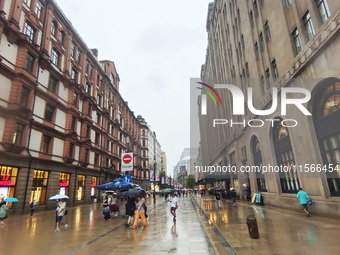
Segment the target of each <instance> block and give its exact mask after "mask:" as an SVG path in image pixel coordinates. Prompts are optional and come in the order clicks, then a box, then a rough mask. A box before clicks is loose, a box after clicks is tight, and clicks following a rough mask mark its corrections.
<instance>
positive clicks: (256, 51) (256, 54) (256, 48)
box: [254, 42, 260, 59]
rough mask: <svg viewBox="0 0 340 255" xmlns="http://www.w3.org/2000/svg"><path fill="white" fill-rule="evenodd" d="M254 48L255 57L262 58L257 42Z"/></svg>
mask: <svg viewBox="0 0 340 255" xmlns="http://www.w3.org/2000/svg"><path fill="white" fill-rule="evenodd" d="M254 49H255V57H256V59H260V53H259V46H258V45H257V42H256V43H255V45H254Z"/></svg>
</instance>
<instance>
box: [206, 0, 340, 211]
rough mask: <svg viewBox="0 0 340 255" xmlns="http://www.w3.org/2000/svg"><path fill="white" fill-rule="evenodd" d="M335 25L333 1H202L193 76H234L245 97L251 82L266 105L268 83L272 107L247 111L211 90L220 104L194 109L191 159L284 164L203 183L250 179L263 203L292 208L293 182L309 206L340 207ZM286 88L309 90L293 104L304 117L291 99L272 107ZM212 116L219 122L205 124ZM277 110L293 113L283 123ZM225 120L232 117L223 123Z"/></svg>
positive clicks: (339, 19) (338, 24)
mask: <svg viewBox="0 0 340 255" xmlns="http://www.w3.org/2000/svg"><path fill="white" fill-rule="evenodd" d="M339 28H340V2H339V1H331V0H301V1H292V0H282V1H281V0H275V1H266V0H247V1H237V0H231V1H224V0H215V1H214V2H213V3H211V4H209V11H208V17H207V32H208V41H209V42H208V49H207V55H206V61H205V64H204V65H203V66H202V70H201V79H202V81H203V82H205V83H206V84H210V85H214V84H233V85H236V86H237V87H238V88H240V89H241V90H242V91H243V93H244V95H246V97H247V88H249V87H252V88H253V91H252V95H251V97H252V102H253V105H254V108H255V109H259V110H268V109H271V107H272V104H273V102H274V101H275V100H274V96H273V91H274V92H275V90H273V88H277V90H278V94H277V95H278V105H279V107H277V108H276V109H275V110H274V111H270V113H269V114H267V115H265V116H264V115H260V114H256V113H253V112H254V111H250V110H249V109H248V104H247V102H244V106H245V107H244V109H245V114H244V115H233V106H234V102H233V98H232V97H233V95H232V93H231V92H230V91H229V90H228V89H218V90H217V91H218V93H219V95H220V96H221V101H223V106H221V105H219V104H214V103H213V101H212V100H209V98H208V99H207V114H206V115H202V112H200V114H199V119H200V130H201V146H200V159H199V162H201V163H200V164H202V165H205V166H209V165H210V166H227V165H230V166H235V167H236V168H237V169H241V168H242V167H243V166H261V165H262V166H286V167H287V169H290V170H289V171H288V172H283V171H281V172H274V173H265V172H263V171H262V172H257V173H255V172H249V173H247V172H242V173H241V172H238V173H230V174H221V176H217V177H221V178H222V177H224V178H225V179H224V180H222V179H220V180H222V181H220V182H218V183H214V182H213V181H212V182H210V184H211V185H215V186H216V185H220V186H222V187H223V188H226V189H228V188H230V187H236V189H237V190H238V192H239V195H240V196H241V197H243V194H244V191H245V187H250V189H251V192H252V193H254V192H261V193H262V194H263V197H264V202H265V204H270V205H274V206H281V207H285V208H290V209H298V208H299V207H298V204H297V202H296V192H297V191H298V189H299V188H300V187H303V188H304V190H305V191H307V192H308V193H309V195H310V196H311V197H312V198H313V200H314V202H315V203H314V204H313V212H315V213H319V214H324V215H331V216H339V215H340V181H339V177H340V171H337V170H336V169H337V168H339V167H340V80H339V79H340V70H339V68H338V66H339V62H340V60H339V58H338V57H337V56H338V55H339V53H340V37H339V34H340V33H339ZM294 87H298V88H303V89H306V90H308V91H309V92H310V94H311V98H310V99H309V100H307V101H308V102H306V103H304V104H303V107H304V108H305V109H306V110H307V111H308V112H310V113H311V115H310V116H308V115H305V114H304V113H303V112H302V111H301V110H300V109H298V108H297V107H296V106H294V105H288V106H287V112H286V114H283V113H282V108H281V107H280V106H281V103H283V102H284V100H281V96H282V95H283V92H282V91H284V89H285V88H287V89H291V88H294ZM274 94H275V93H274ZM203 95H204V93H203V94H202V95H201V96H200V100H202V96H203ZM248 97H249V95H248ZM287 97H289V98H292V97H294V98H299V97H302V95H301V94H299V95H298V94H295V95H292V94H290V95H289V96H287ZM241 108H242V107H241ZM214 119H223V120H229V122H228V124H224V125H216V127H212V126H213V124H212V123H213V120H214ZM267 119H274V121H273V122H268V121H267ZM285 119H291V120H294V121H295V122H291V123H290V124H288V123H289V122H284V120H285ZM231 120H233V121H234V123H235V122H238V123H239V124H235V125H232V126H231V125H230V122H231ZM249 120H250V122H249ZM254 120H255V121H254ZM282 121H283V122H282ZM244 122H245V124H243V123H244ZM296 122H297V126H295V127H294V125H293V124H292V123H294V124H295V123H296ZM248 123H250V125H248ZM262 123H264V124H263V126H261V127H256V126H259V125H261V124H262ZM320 167H321V168H320ZM300 169H302V171H300ZM313 169H316V171H314V173H312V170H313ZM321 169H322V170H321ZM206 177H208V176H207V175H206ZM215 177H216V176H215ZM206 179H208V178H206ZM217 179H218V178H217ZM212 180H213V178H212Z"/></svg>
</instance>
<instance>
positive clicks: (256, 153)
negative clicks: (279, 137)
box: [251, 136, 267, 192]
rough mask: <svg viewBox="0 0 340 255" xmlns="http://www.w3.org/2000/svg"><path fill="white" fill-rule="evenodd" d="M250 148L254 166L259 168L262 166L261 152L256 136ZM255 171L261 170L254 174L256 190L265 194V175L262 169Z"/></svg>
mask: <svg viewBox="0 0 340 255" xmlns="http://www.w3.org/2000/svg"><path fill="white" fill-rule="evenodd" d="M251 148H252V152H253V160H254V166H258V167H260V166H261V165H262V152H261V147H260V142H259V140H258V139H257V137H256V136H254V137H253V138H252V146H251ZM257 170H261V172H256V182H257V190H258V191H264V192H266V191H267V186H266V179H265V175H264V173H263V171H262V169H260V168H259V169H257Z"/></svg>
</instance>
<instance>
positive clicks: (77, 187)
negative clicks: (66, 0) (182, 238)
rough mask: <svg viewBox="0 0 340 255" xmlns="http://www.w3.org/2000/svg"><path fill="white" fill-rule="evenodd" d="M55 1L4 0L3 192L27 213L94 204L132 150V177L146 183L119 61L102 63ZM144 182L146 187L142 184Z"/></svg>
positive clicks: (0, 55) (0, 7)
mask: <svg viewBox="0 0 340 255" xmlns="http://www.w3.org/2000/svg"><path fill="white" fill-rule="evenodd" d="M97 58H98V51H97V50H96V49H92V50H90V49H89V48H88V47H87V46H86V44H85V42H84V41H83V40H82V38H81V37H80V35H79V34H78V33H77V31H76V30H75V29H74V28H73V27H72V24H71V23H70V22H69V20H68V19H67V17H66V16H65V15H64V14H63V12H62V11H61V10H60V8H59V7H58V6H57V5H56V4H55V2H54V1H52V0H10V1H3V0H1V1H0V87H1V95H0V170H1V176H0V178H1V180H0V193H1V194H4V195H5V196H8V197H12V196H15V197H17V198H18V199H19V202H18V203H16V204H13V205H12V206H13V209H15V210H17V211H18V210H20V209H22V210H23V211H24V210H25V209H27V208H28V204H29V202H30V201H32V200H33V199H35V200H36V201H37V202H38V204H39V206H38V208H39V207H40V208H41V209H46V208H51V207H54V206H55V203H54V202H53V201H49V200H48V197H49V196H52V195H55V194H58V193H61V194H66V195H68V196H69V197H70V202H71V203H72V204H73V205H76V204H79V203H86V202H90V201H91V198H94V197H95V196H97V195H98V193H97V191H96V186H97V185H98V184H101V183H104V182H108V181H111V180H112V179H114V178H117V177H121V176H123V175H124V174H125V173H123V172H121V155H122V153H124V152H127V151H128V152H133V153H134V170H133V172H128V173H129V174H130V175H132V177H133V182H135V183H137V184H140V185H143V184H145V183H146V182H147V183H148V176H149V169H148V168H146V167H143V166H144V165H141V162H142V161H141V160H142V159H143V160H144V161H145V160H148V159H147V158H145V157H144V158H143V156H142V155H143V154H141V152H142V145H141V141H142V140H141V139H142V138H143V133H141V127H143V125H142V124H141V123H140V122H139V121H138V119H137V118H136V117H135V116H134V113H133V112H132V111H131V109H130V108H129V107H128V105H127V103H126V102H125V101H124V99H123V98H122V96H121V95H120V93H119V86H120V84H119V82H120V79H119V75H118V73H117V70H116V67H115V64H114V62H112V61H109V60H105V61H99V60H98V59H97ZM144 186H145V185H144Z"/></svg>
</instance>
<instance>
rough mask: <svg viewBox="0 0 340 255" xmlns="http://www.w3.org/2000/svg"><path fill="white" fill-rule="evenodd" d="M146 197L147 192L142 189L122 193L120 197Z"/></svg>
mask: <svg viewBox="0 0 340 255" xmlns="http://www.w3.org/2000/svg"><path fill="white" fill-rule="evenodd" d="M143 195H145V191H144V190H142V189H140V190H139V189H132V190H128V191H124V192H120V193H119V194H118V196H131V197H138V196H143Z"/></svg>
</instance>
